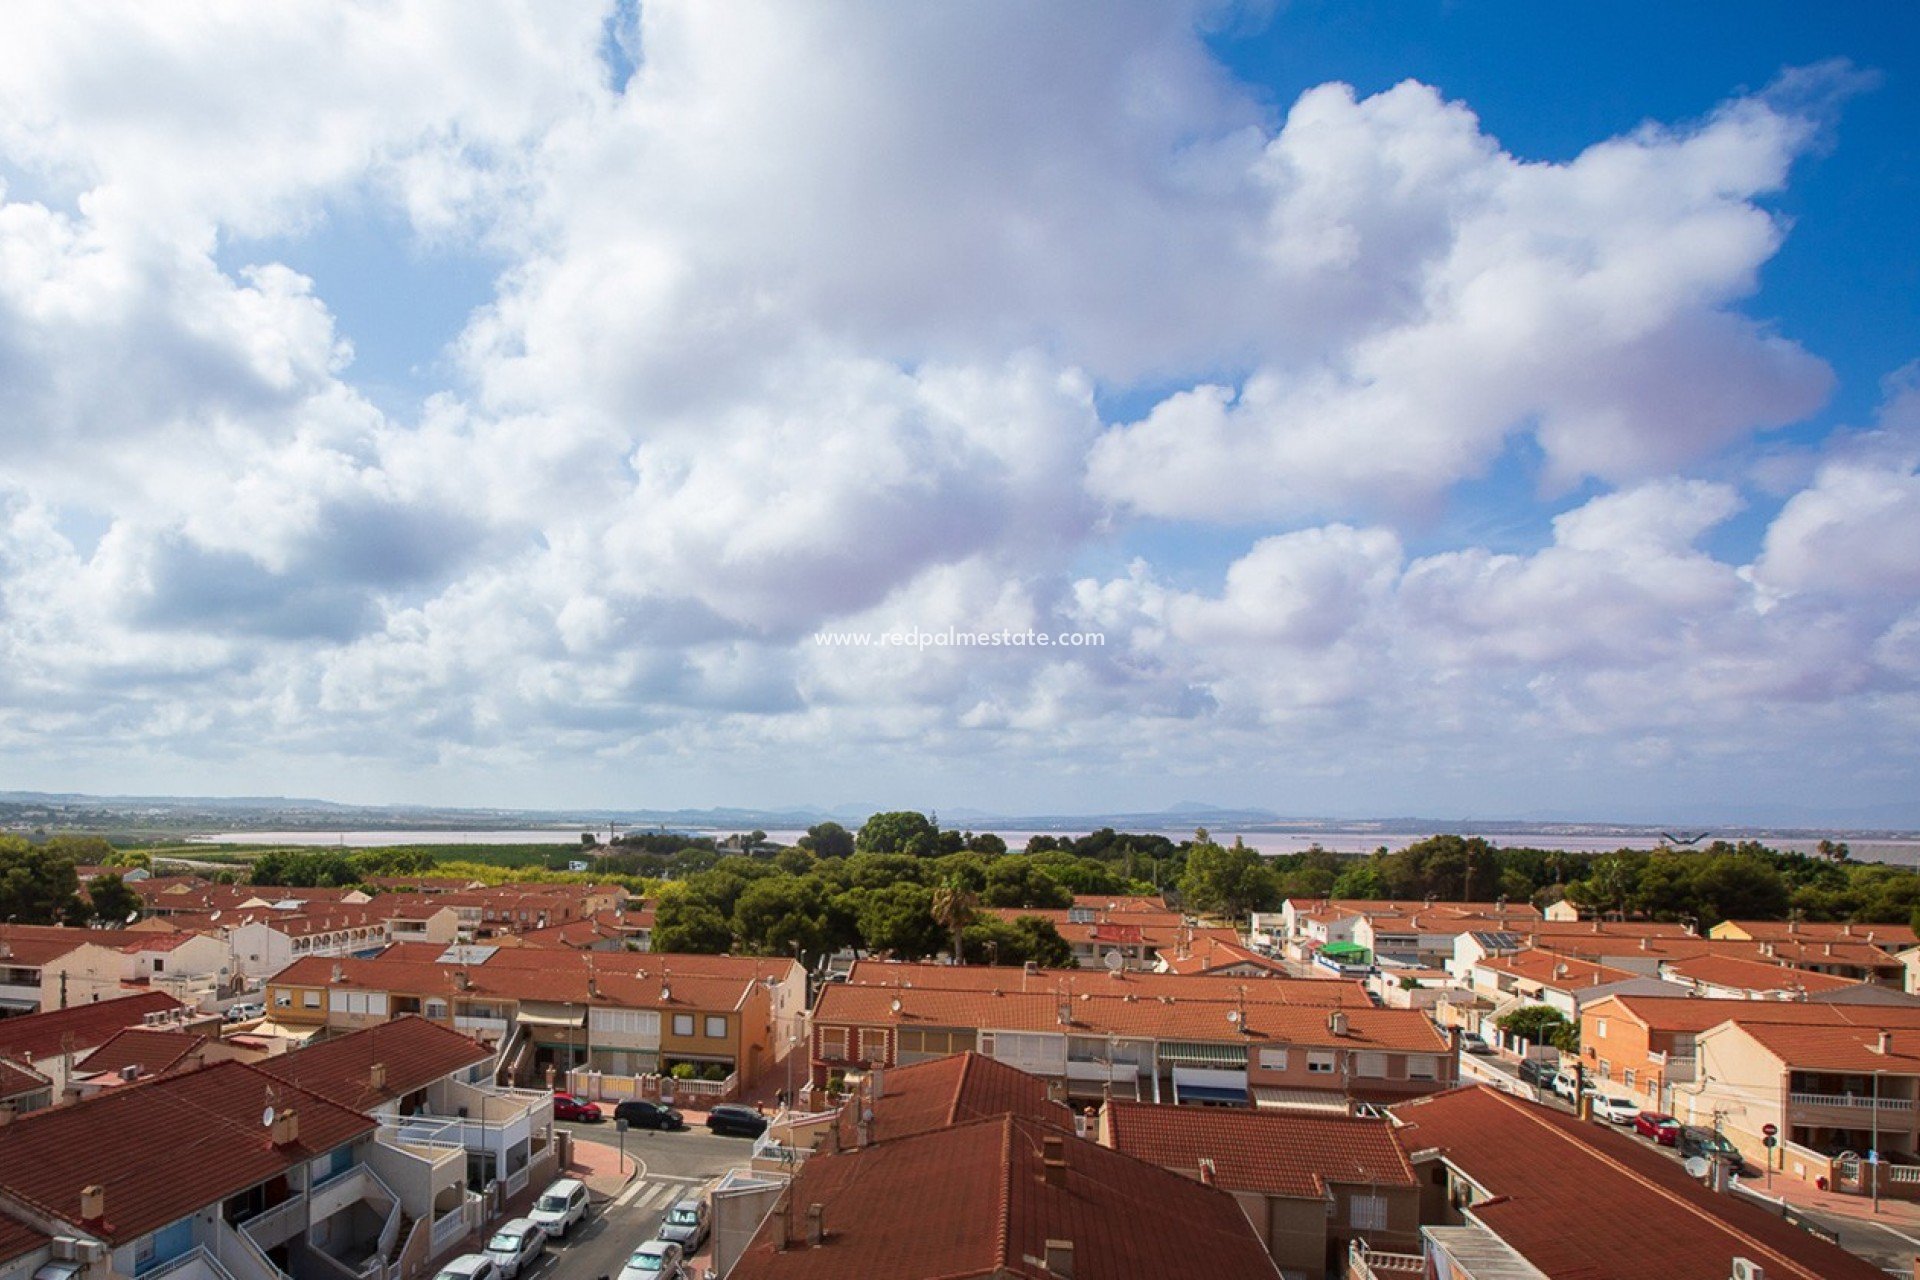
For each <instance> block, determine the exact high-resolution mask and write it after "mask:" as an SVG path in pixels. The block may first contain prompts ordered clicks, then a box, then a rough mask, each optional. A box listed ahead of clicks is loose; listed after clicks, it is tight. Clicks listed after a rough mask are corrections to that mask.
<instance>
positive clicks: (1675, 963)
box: [1661, 956, 1855, 992]
mask: <svg viewBox="0 0 1920 1280" xmlns="http://www.w3.org/2000/svg"><path fill="white" fill-rule="evenodd" d="M1661 969H1662V971H1663V972H1665V973H1668V974H1671V975H1672V976H1673V977H1675V978H1680V979H1685V980H1686V981H1688V982H1698V983H1705V984H1707V985H1708V986H1714V987H1725V988H1728V989H1729V990H1738V991H1815V992H1818V991H1837V990H1839V989H1841V988H1842V987H1851V986H1854V985H1855V983H1854V981H1853V979H1851V978H1836V977H1834V976H1833V975H1832V974H1826V973H1811V972H1809V971H1807V970H1805V969H1789V968H1787V967H1785V966H1784V965H1778V964H1772V963H1770V962H1768V961H1765V960H1742V959H1740V958H1738V957H1736V956H1693V957H1690V958H1688V959H1684V960H1669V961H1667V962H1666V963H1664V964H1663V965H1662V966H1661Z"/></svg>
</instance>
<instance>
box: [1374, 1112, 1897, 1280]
mask: <svg viewBox="0 0 1920 1280" xmlns="http://www.w3.org/2000/svg"><path fill="white" fill-rule="evenodd" d="M1392 1117H1393V1120H1394V1122H1395V1126H1396V1127H1395V1129H1394V1137H1395V1139H1396V1140H1397V1141H1398V1142H1399V1144H1400V1147H1401V1149H1402V1150H1403V1151H1405V1152H1406V1154H1407V1159H1408V1161H1409V1162H1410V1163H1411V1164H1412V1166H1413V1169H1414V1172H1415V1174H1416V1175H1417V1177H1418V1182H1419V1186H1420V1194H1421V1207H1420V1219H1421V1222H1422V1223H1423V1224H1424V1225H1423V1231H1422V1234H1423V1236H1424V1237H1425V1241H1424V1245H1425V1247H1424V1249H1423V1251H1422V1252H1423V1253H1424V1254H1425V1257H1424V1258H1422V1259H1418V1260H1416V1263H1415V1265H1416V1266H1419V1267H1422V1268H1424V1267H1427V1266H1429V1265H1430V1266H1431V1267H1432V1268H1433V1270H1416V1271H1413V1272H1411V1274H1414V1275H1420V1274H1428V1275H1443V1276H1449V1277H1461V1278H1465V1280H1496V1278H1498V1280H1509V1278H1510V1277H1517V1276H1529V1275H1537V1276H1539V1277H1542V1278H1543V1280H1645V1277H1649V1276H1658V1277H1660V1278H1661V1280H1727V1278H1728V1277H1729V1276H1730V1275H1735V1274H1737V1273H1736V1272H1735V1271H1734V1269H1733V1264H1734V1260H1735V1259H1742V1258H1743V1259H1746V1260H1748V1261H1749V1262H1752V1263H1755V1264H1758V1266H1759V1267H1760V1268H1761V1269H1762V1271H1763V1272H1764V1274H1765V1275H1766V1277H1767V1280H1885V1278H1884V1276H1883V1275H1882V1273H1881V1271H1880V1269H1879V1268H1878V1267H1876V1266H1874V1265H1873V1264H1872V1263H1869V1262H1867V1261H1865V1260H1864V1259H1861V1258H1858V1257H1856V1256H1854V1255H1853V1254H1851V1253H1848V1252H1846V1251H1845V1250H1843V1249H1841V1248H1839V1247H1838V1246H1837V1245H1833V1244H1829V1243H1827V1242H1826V1241H1824V1240H1821V1239H1819V1238H1817V1237H1815V1236H1814V1235H1812V1234H1810V1233H1808V1232H1806V1231H1803V1230H1801V1229H1800V1228H1799V1227H1797V1226H1793V1225H1792V1224H1790V1223H1788V1222H1785V1221H1783V1220H1782V1219H1781V1218H1780V1216H1779V1215H1778V1214H1777V1213H1774V1212H1771V1211H1769V1210H1767V1209H1764V1208H1762V1207H1760V1206H1758V1205H1755V1204H1753V1203H1750V1202H1748V1201H1746V1200H1743V1199H1741V1198H1739V1197H1737V1196H1730V1195H1724V1194H1716V1193H1715V1192H1713V1191H1710V1190H1708V1189H1707V1188H1706V1187H1705V1186H1704V1185H1703V1184H1702V1183H1700V1182H1699V1181H1697V1180H1696V1179H1694V1178H1693V1177H1691V1176H1689V1175H1688V1173H1687V1172H1686V1170H1685V1169H1683V1168H1682V1167H1681V1166H1680V1164H1679V1163H1678V1162H1676V1161H1674V1160H1671V1159H1668V1158H1667V1157H1665V1156H1663V1155H1661V1154H1659V1153H1658V1152H1656V1151H1655V1150H1653V1149H1652V1148H1651V1147H1650V1146H1649V1145H1647V1144H1646V1143H1645V1142H1642V1141H1637V1140H1635V1139H1634V1138H1632V1137H1629V1136H1628V1135H1626V1134H1625V1133H1622V1132H1620V1131H1619V1130H1618V1129H1616V1128H1615V1127H1613V1126H1611V1125H1597V1124H1592V1123H1589V1122H1587V1121H1583V1120H1580V1119H1577V1118H1576V1117H1574V1116H1571V1115H1568V1114H1566V1113H1564V1112H1560V1111H1555V1110H1552V1109H1550V1108H1547V1107H1543V1106H1540V1105H1538V1104H1536V1103H1531V1102H1526V1101H1523V1100H1522V1099H1519V1098H1516V1097H1514V1096H1512V1095H1511V1094H1507V1093H1503V1092H1500V1091H1498V1090H1494V1089H1489V1088H1485V1087H1480V1086H1476V1087H1471V1088H1464V1089H1456V1090H1452V1091H1450V1092H1447V1093H1442V1094H1435V1095H1433V1096H1431V1097H1427V1098H1421V1099H1417V1100H1415V1101H1412V1102H1407V1103H1402V1104H1400V1105H1399V1106H1396V1107H1394V1108H1393V1110H1392ZM1516 1257H1517V1258H1518V1260H1519V1263H1520V1264H1523V1265H1524V1267H1526V1268H1530V1270H1523V1269H1520V1268H1519V1267H1518V1266H1516V1265H1515V1263H1514V1260H1515V1258H1516ZM1398 1274H1408V1273H1405V1272H1402V1273H1398Z"/></svg>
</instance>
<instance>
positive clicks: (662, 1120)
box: [613, 1098, 687, 1129]
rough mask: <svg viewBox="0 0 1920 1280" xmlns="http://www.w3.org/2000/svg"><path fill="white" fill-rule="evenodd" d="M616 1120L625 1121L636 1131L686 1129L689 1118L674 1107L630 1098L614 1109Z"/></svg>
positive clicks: (643, 1099)
mask: <svg viewBox="0 0 1920 1280" xmlns="http://www.w3.org/2000/svg"><path fill="white" fill-rule="evenodd" d="M613 1118H614V1119H615V1120H625V1121H626V1122H627V1124H628V1125H630V1126H631V1127H633V1128H635V1129H684V1128H686V1127H687V1118H686V1117H685V1116H683V1115H681V1114H680V1113H679V1112H678V1111H675V1110H674V1109H673V1108H672V1107H668V1106H663V1105H661V1104H660V1103H658V1102H648V1101H647V1100H646V1099H645V1098H629V1099H627V1100H626V1101H625V1102H622V1103H621V1104H620V1105H618V1106H616V1107H615V1108H614V1109H613Z"/></svg>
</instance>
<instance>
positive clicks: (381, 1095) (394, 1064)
mask: <svg viewBox="0 0 1920 1280" xmlns="http://www.w3.org/2000/svg"><path fill="white" fill-rule="evenodd" d="M492 1057H493V1050H491V1049H489V1048H487V1047H486V1046H485V1045H483V1044H480V1043H478V1042H477V1041H474V1040H469V1039H468V1038H467V1037H465V1036H463V1035H461V1034H460V1033H459V1032H458V1031H454V1030H452V1029H450V1028H448V1027H443V1026H441V1025H439V1024H438V1023H436V1022H430V1021H428V1020H427V1019H425V1018H421V1017H418V1016H415V1015H413V1014H407V1015H405V1016H402V1017H399V1018H395V1019H393V1020H392V1021H391V1022H382V1023H378V1024H376V1025H374V1026H371V1027H368V1028H366V1029H365V1030H362V1031H355V1032H353V1033H351V1034H349V1035H344V1036H337V1037H335V1038H334V1039H332V1040H326V1041H322V1042H321V1043H319V1044H316V1045H313V1046H311V1047H309V1048H305V1049H295V1050H294V1051H293V1052H291V1053H285V1054H281V1055H280V1056H278V1057H274V1058H268V1059H266V1060H265V1061H264V1062H261V1063H259V1064H257V1065H258V1067H259V1069H260V1070H261V1071H264V1072H266V1073H267V1074H268V1075H270V1076H273V1077H275V1078H277V1079H280V1080H285V1081H287V1082H288V1083H290V1084H295V1085H298V1086H300V1087H301V1088H302V1089H306V1090H309V1091H310V1092H313V1093H317V1094H319V1095H320V1096H321V1097H323V1098H327V1099H329V1100H331V1101H333V1102H337V1103H339V1104H340V1105H341V1106H343V1107H348V1108H351V1109H352V1110H354V1111H371V1110H372V1109H373V1108H375V1107H377V1106H380V1105H381V1104H382V1103H386V1102H391V1101H392V1100H393V1099H395V1098H399V1097H403V1096H405V1095H406V1094H409V1093H412V1092H414V1091H415V1090H417V1089H424V1088H426V1087H427V1086H428V1085H430V1084H432V1083H433V1082H434V1081H435V1080H439V1079H441V1078H443V1077H445V1076H449V1075H452V1074H453V1073H454V1072H456V1071H459V1070H460V1069H462V1068H463V1067H470V1066H472V1065H473V1064H474V1063H476V1062H486V1061H488V1060H489V1059H491V1058H492ZM376 1063H379V1064H381V1065H382V1066H384V1067H385V1069H386V1081H385V1083H384V1084H383V1085H382V1086H381V1087H380V1088H377V1089H376V1088H375V1087H374V1085H373V1067H374V1064H376Z"/></svg>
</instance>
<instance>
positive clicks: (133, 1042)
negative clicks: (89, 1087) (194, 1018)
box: [76, 1027, 208, 1076]
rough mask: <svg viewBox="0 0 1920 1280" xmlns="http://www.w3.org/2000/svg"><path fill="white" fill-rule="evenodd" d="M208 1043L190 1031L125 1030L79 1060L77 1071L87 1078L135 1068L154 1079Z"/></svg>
mask: <svg viewBox="0 0 1920 1280" xmlns="http://www.w3.org/2000/svg"><path fill="white" fill-rule="evenodd" d="M207 1043H208V1041H207V1037H206V1036H203V1035H196V1034H195V1033H193V1032H191V1031H169V1030H162V1029H160V1028H156V1027H128V1028H126V1029H125V1030H124V1031H116V1032H114V1033H113V1035H111V1036H109V1037H108V1038H107V1039H106V1040H105V1041H104V1042H103V1043H102V1044H101V1045H100V1047H99V1048H98V1049H95V1050H94V1051H93V1052H92V1053H89V1054H88V1055H87V1056H86V1057H84V1058H82V1059H80V1061H79V1063H78V1064H77V1065H76V1070H78V1071H80V1072H82V1073H84V1074H86V1075H99V1074H100V1073H102V1072H107V1071H116V1072H117V1071H119V1070H121V1069H122V1068H124V1067H138V1068H140V1072H141V1074H142V1075H150V1076H157V1075H159V1074H160V1073H161V1072H163V1071H171V1070H172V1069H173V1068H175V1067H177V1066H179V1065H180V1064H182V1063H183V1062H185V1061H186V1060H187V1059H188V1058H189V1057H191V1056H192V1054H193V1051H194V1050H196V1049H199V1048H201V1047H202V1046H204V1045H206V1044H207Z"/></svg>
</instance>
